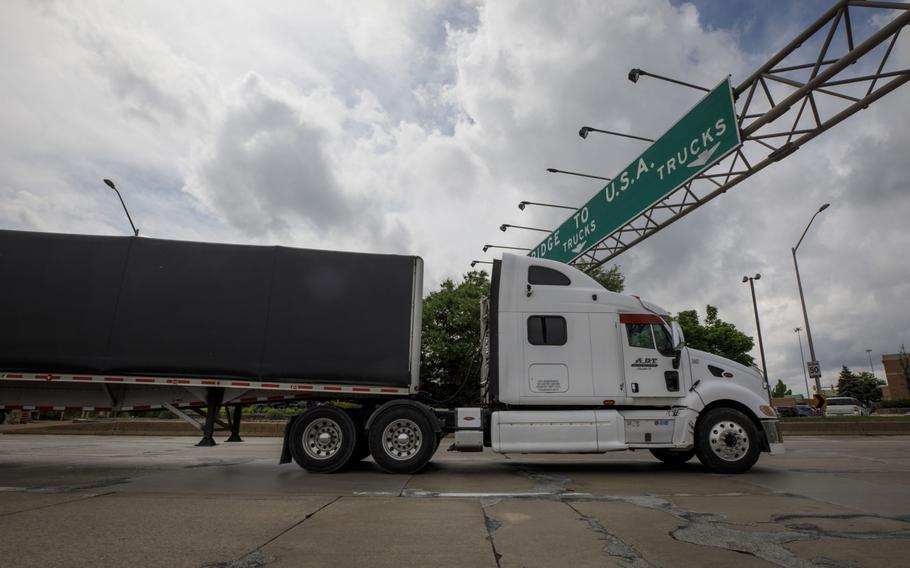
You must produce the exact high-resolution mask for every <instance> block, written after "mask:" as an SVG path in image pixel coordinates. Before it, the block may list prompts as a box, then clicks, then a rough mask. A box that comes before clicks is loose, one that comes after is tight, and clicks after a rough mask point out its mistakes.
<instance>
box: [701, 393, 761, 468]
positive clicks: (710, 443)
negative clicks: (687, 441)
mask: <svg viewBox="0 0 910 568" xmlns="http://www.w3.org/2000/svg"><path fill="white" fill-rule="evenodd" d="M695 453H696V455H697V456H698V460H699V461H700V462H701V463H702V464H704V466H705V467H707V468H708V469H710V470H711V471H714V472H716V473H743V472H745V471H748V470H749V468H751V467H752V466H753V465H755V462H756V461H758V456H759V454H760V453H761V440H760V439H759V434H758V428H756V427H755V424H753V422H752V420H750V419H749V417H748V416H746V415H745V414H743V413H742V412H740V411H738V410H734V409H732V408H715V409H713V410H709V411H708V412H707V414H705V415H704V416H702V417H701V418H700V420H699V421H698V425H697V426H696V428H695Z"/></svg>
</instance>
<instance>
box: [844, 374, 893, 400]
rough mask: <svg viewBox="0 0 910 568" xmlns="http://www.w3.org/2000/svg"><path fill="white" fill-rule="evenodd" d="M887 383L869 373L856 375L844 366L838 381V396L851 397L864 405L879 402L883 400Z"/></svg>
mask: <svg viewBox="0 0 910 568" xmlns="http://www.w3.org/2000/svg"><path fill="white" fill-rule="evenodd" d="M884 385H885V381H883V380H881V379H879V378H877V377H876V376H875V375H873V374H872V373H870V372H868V371H863V372H862V373H859V374H854V373H852V372H851V371H850V369H848V368H847V366H846V365H844V366H843V367H842V368H841V372H840V377H839V378H838V380H837V396H849V397H852V398H855V399H857V400H859V401H861V402H863V403H864V404H869V403H870V402H878V401H880V400H881V399H882V389H881V387H883V386H884Z"/></svg>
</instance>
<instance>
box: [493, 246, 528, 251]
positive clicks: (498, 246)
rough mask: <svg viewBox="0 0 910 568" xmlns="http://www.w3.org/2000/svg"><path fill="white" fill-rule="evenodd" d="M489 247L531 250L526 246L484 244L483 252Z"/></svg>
mask: <svg viewBox="0 0 910 568" xmlns="http://www.w3.org/2000/svg"><path fill="white" fill-rule="evenodd" d="M489 249H506V250H521V251H530V250H531V249H529V248H524V247H510V246H505V245H483V252H487V251H488V250H489Z"/></svg>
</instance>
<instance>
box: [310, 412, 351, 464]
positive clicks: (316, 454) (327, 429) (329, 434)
mask: <svg viewBox="0 0 910 568" xmlns="http://www.w3.org/2000/svg"><path fill="white" fill-rule="evenodd" d="M343 442H344V434H342V433H341V426H340V425H339V424H338V423H337V422H335V421H334V420H331V419H329V418H318V419H316V420H313V421H312V422H310V423H309V424H308V425H307V427H306V429H305V430H304V431H303V449H304V451H306V455H307V456H309V457H311V458H313V459H314V460H327V459H329V458H331V457H332V456H334V455H335V454H337V453H338V450H340V449H341V445H342V443H343Z"/></svg>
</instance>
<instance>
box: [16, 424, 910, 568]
mask: <svg viewBox="0 0 910 568" xmlns="http://www.w3.org/2000/svg"><path fill="white" fill-rule="evenodd" d="M193 442H194V440H192V439H190V438H186V437H179V436H175V437H153V436H148V437H145V436H129V437H126V436H124V437H118V436H71V435H65V436H56V435H41V436H38V435H25V434H20V435H14V436H13V435H0V535H2V537H0V559H2V560H0V562H2V565H3V566H9V567H18V566H74V567H75V566H92V567H95V566H118V567H119V566H128V565H137V566H187V567H194V568H203V567H219V568H241V567H246V568H251V567H260V566H262V567H269V568H273V567H285V566H326V565H335V566H396V567H401V566H428V565H437V566H491V567H497V566H498V567H510V566H516V567H517V566H566V565H570V566H572V567H573V568H579V567H583V566H629V567H649V566H683V565H698V566H731V565H736V566H737V567H748V566H836V567H839V566H882V565H903V563H904V562H905V561H906V558H905V557H906V555H907V552H908V551H910V437H904V436H883V437H858V436H850V437H830V436H827V437H791V438H790V439H788V440H787V447H788V453H787V454H786V455H783V456H769V455H767V454H763V455H762V457H761V459H760V460H759V462H758V464H757V465H756V467H755V468H753V470H752V471H751V472H749V473H747V474H744V475H736V476H726V475H717V474H711V473H707V472H705V470H704V469H703V468H702V467H701V465H700V464H699V463H698V462H697V460H693V461H692V462H691V463H689V464H686V465H685V466H683V467H677V468H673V467H668V466H665V465H663V464H661V463H659V462H657V461H656V460H655V459H653V458H652V457H651V455H650V454H649V453H647V452H641V451H639V452H634V453H633V452H619V453H612V454H606V455H592V456H578V455H568V456H527V455H515V454H510V455H505V456H501V455H497V454H493V453H490V452H483V453H482V454H457V453H452V452H446V451H445V447H446V446H447V443H445V442H444V443H443V445H442V446H441V447H440V451H439V452H438V453H437V455H436V457H435V458H434V460H433V462H432V463H431V465H430V466H429V467H428V468H427V469H426V470H425V471H424V472H421V473H419V474H417V475H402V476H398V475H389V474H386V473H383V472H381V471H380V470H379V469H378V468H377V467H376V466H375V465H374V464H373V463H372V462H370V461H369V460H366V461H364V462H362V463H360V464H358V465H357V467H355V468H353V469H352V470H351V471H349V472H346V473H340V474H333V475H314V474H309V473H307V472H305V471H303V470H301V469H300V468H298V467H297V466H296V465H294V464H288V465H278V463H277V458H278V454H279V453H280V443H281V441H280V440H279V439H276V438H250V439H248V440H247V441H245V442H243V443H238V444H226V443H222V444H220V445H218V446H217V447H214V448H196V447H194V446H193Z"/></svg>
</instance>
